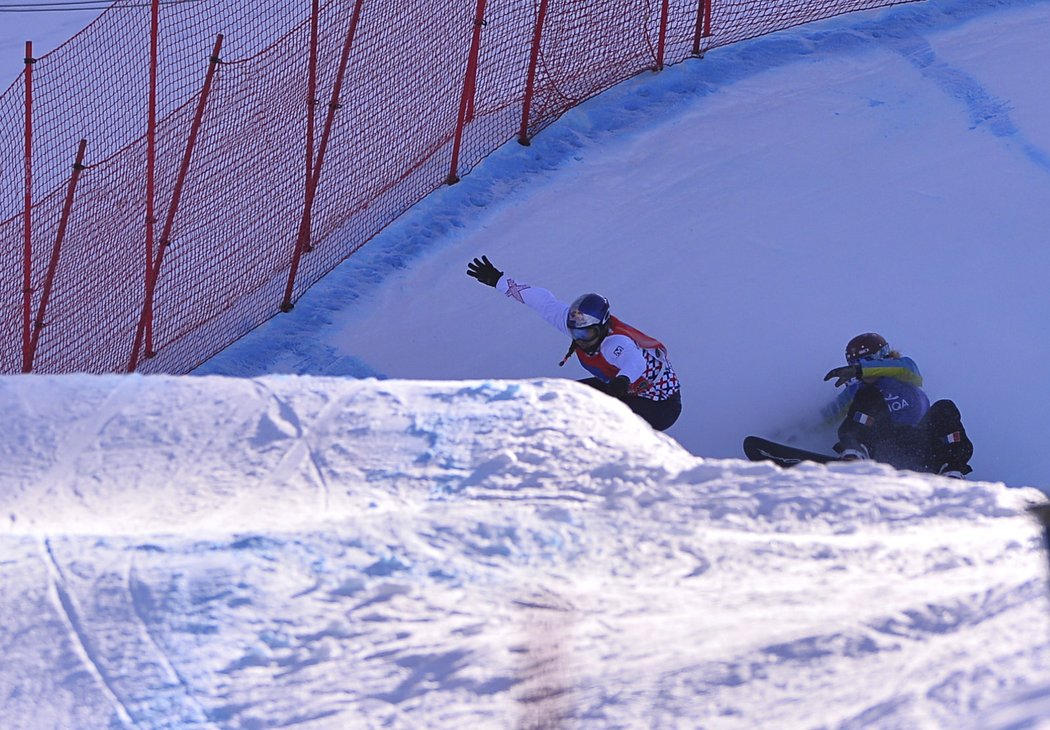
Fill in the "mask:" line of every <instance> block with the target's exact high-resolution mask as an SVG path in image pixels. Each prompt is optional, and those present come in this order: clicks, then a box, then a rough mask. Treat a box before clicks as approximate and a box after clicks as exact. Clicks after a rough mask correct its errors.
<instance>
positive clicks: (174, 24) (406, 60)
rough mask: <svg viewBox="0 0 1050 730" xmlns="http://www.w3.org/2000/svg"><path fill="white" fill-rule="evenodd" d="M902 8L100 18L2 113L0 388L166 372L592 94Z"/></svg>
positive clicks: (401, 5) (637, 4) (778, 5)
mask: <svg viewBox="0 0 1050 730" xmlns="http://www.w3.org/2000/svg"><path fill="white" fill-rule="evenodd" d="M900 1H902V0H783V1H780V2H770V1H769V0H764V1H759V0H751V1H742V0H620V1H619V2H616V3H610V2H608V1H607V0H515V1H508V2H502V1H501V0H457V1H453V0H398V2H396V3H392V2H389V1H388V0H327V1H326V2H322V1H321V0H167V1H166V2H163V3H156V4H154V5H150V4H149V3H146V4H145V5H144V4H143V3H142V1H141V0H118V1H117V2H116V3H114V5H113V6H112V7H111V8H109V9H108V10H107V11H105V12H104V13H102V14H101V15H100V16H99V17H98V18H97V19H96V21H95V22H94V23H92V24H91V25H90V26H88V27H87V28H86V29H85V30H84V31H82V32H81V33H80V34H78V35H77V36H75V37H74V38H73V39H71V40H70V41H69V42H67V43H66V44H65V45H63V46H62V47H60V48H59V49H57V50H55V51H54V52H52V53H50V54H48V55H47V56H45V57H43V58H40V59H37V60H36V62H35V63H27V66H26V71H25V72H24V73H23V74H22V76H20V77H19V79H17V80H16V81H15V83H14V84H12V86H11V87H10V88H9V89H8V90H7V91H6V92H5V93H4V94H3V95H2V96H0V125H2V129H3V132H4V133H3V135H2V136H0V159H2V160H3V163H4V164H3V165H0V182H2V183H3V184H2V185H0V244H2V245H0V343H2V347H0V372H4V373H14V372H21V371H26V370H32V371H33V372H49V373H57V372H73V371H77V372H113V371H125V370H128V369H137V370H139V371H143V372H170V373H179V372H187V371H189V370H191V369H192V368H193V367H195V366H196V365H198V364H200V363H201V362H203V361H204V360H206V359H207V358H208V357H210V356H211V355H213V354H215V353H216V352H218V351H219V350H221V349H222V348H223V347H225V346H226V345H228V344H230V343H231V342H233V341H234V340H236V339H237V338H238V337H240V336H242V335H243V334H245V333H246V332H248V331H249V330H251V329H252V328H254V327H256V326H258V325H259V324H261V323H262V322H264V321H265V320H266V319H268V318H269V317H271V316H273V315H274V314H276V313H277V312H278V310H279V308H282V307H283V308H284V309H287V308H288V307H290V306H291V305H292V304H293V303H294V301H295V300H296V299H297V298H298V297H299V296H301V294H302V292H303V291H304V290H305V289H306V288H308V287H309V286H310V285H312V284H313V283H315V282H316V281H317V280H318V279H319V278H321V277H322V276H323V275H324V274H325V273H327V272H328V271H330V270H331V269H332V268H333V267H335V266H336V265H337V264H338V263H339V262H340V261H342V260H343V259H345V258H346V257H347V256H349V255H350V254H352V253H353V252H354V251H355V250H357V249H358V248H359V247H360V246H361V245H363V244H364V243H365V242H366V241H368V240H369V239H370V238H371V237H372V236H374V235H375V234H376V233H377V232H379V231H380V230H381V229H382V228H383V227H384V226H386V225H387V224H388V223H389V222H390V221H392V220H393V219H394V218H395V217H397V216H398V215H400V214H401V213H402V212H404V211H405V210H406V209H407V208H409V207H410V206H412V205H413V204H414V203H416V202H418V201H419V200H420V199H421V198H423V197H424V196H426V195H427V194H428V193H429V192H431V191H432V190H434V189H435V188H437V187H439V186H440V185H442V184H445V183H446V182H450V181H454V180H455V179H457V178H458V176H459V175H462V174H465V172H467V171H469V170H470V169H471V168H472V167H473V166H474V165H476V164H477V163H478V162H479V161H480V160H481V159H482V158H483V157H484V156H485V155H487V154H489V153H490V152H491V151H493V150H494V149H496V148H497V147H498V146H500V145H501V144H503V143H504V142H506V141H507V140H509V139H512V138H514V137H518V138H519V140H520V141H522V142H524V143H527V142H528V140H529V139H530V138H531V137H532V136H533V135H534V134H536V133H537V132H538V131H539V130H541V129H542V128H543V127H544V126H546V125H548V124H550V123H551V122H552V121H553V120H555V119H557V118H558V116H560V115H561V114H563V113H564V112H565V111H566V110H568V109H570V108H572V107H573V106H575V105H577V104H579V103H580V102H582V101H584V100H585V99H587V98H589V97H591V96H593V95H594V94H597V93H599V92H601V91H602V90H604V89H607V88H609V87H610V86H612V85H614V84H616V83H618V82H620V81H622V80H624V79H626V78H629V77H631V76H633V75H635V74H637V73H639V72H641V71H644V70H647V69H657V68H659V67H660V66H662V65H669V64H672V63H676V62H679V61H682V60H684V59H686V58H688V57H690V56H695V55H698V54H700V53H702V52H703V51H706V50H708V49H711V48H714V47H716V46H721V45H725V44H728V43H732V42H735V41H739V40H743V39H746V38H751V37H755V36H758V35H762V34H765V33H770V32H773V31H776V30H779V29H782V28H786V27H789V26H793V25H797V24H799V23H803V22H808V21H811V20H816V19H820V18H825V17H829V16H832V15H836V14H840V13H844V12H849V11H854V10H860V9H868V8H875V7H882V6H886V5H890V4H894V3H895V2H900ZM154 49H155V50H154ZM216 51H217V53H216ZM81 140H83V141H84V143H83V144H82V142H81ZM27 148H29V149H31V154H29V155H27ZM81 149H82V150H83V158H82V162H81V164H80V165H75V163H76V161H77V155H78V150H81ZM150 191H152V196H151V195H150ZM27 193H28V194H27ZM27 201H28V204H29V207H28V210H29V216H28V217H27V215H26V210H27ZM148 219H149V221H150V222H148ZM27 220H28V221H29V223H30V224H29V225H28V226H27ZM27 231H28V232H27Z"/></svg>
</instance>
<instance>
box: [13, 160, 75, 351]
mask: <svg viewBox="0 0 1050 730" xmlns="http://www.w3.org/2000/svg"><path fill="white" fill-rule="evenodd" d="M86 149H87V140H86V139H82V140H80V145H79V146H78V147H77V159H76V162H74V163H73V174H72V175H70V177H69V185H68V187H67V188H66V202H65V205H63V206H62V217H61V218H60V219H59V221H58V232H57V233H56V234H55V245H54V247H53V248H52V249H51V261H50V262H49V263H48V265H47V275H46V276H45V277H44V288H43V291H41V293H40V306H39V307H38V309H37V313H36V321H35V322H34V323H33V337H32V341H31V342H30V343H29V355H28V357H27V358H26V365H27V367H28V368H29V369H32V367H33V358H34V357H36V348H37V345H38V344H39V343H40V330H42V329H43V328H44V324H45V322H44V316H45V315H46V314H47V304H48V302H49V301H50V300H51V290H52V288H53V286H54V283H55V272H56V271H58V260H59V255H60V254H61V251H62V241H63V240H64V239H65V237H66V227H67V226H68V224H69V214H70V211H71V210H72V208H73V196H74V194H75V193H76V190H77V181H79V180H80V173H81V172H82V171H83V170H84V152H85V150H86Z"/></svg>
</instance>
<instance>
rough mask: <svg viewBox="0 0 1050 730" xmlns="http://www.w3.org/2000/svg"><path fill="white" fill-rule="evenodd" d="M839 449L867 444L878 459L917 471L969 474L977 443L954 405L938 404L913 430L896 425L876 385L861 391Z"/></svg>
mask: <svg viewBox="0 0 1050 730" xmlns="http://www.w3.org/2000/svg"><path fill="white" fill-rule="evenodd" d="M838 435H839V443H838V444H836V445H835V450H836V451H840V452H841V451H842V450H844V449H847V448H853V447H855V445H857V444H863V445H864V446H865V447H867V449H868V455H869V456H871V458H872V459H875V460H876V461H881V462H884V463H886V464H890V465H892V466H895V467H897V468H898V469H910V470H912V471H925V472H933V473H935V474H936V473H937V472H939V471H940V470H941V467H942V466H944V465H945V464H947V465H948V467H947V468H949V469H954V470H957V471H960V472H962V473H963V474H969V473H970V472H971V471H972V469H971V468H970V466H969V464H967V462H968V461H969V460H970V457H971V456H973V444H972V443H971V442H970V439H969V437H967V435H966V429H964V428H963V425H962V417H961V416H960V415H959V409H958V408H957V407H956V405H955V403H953V402H952V401H950V400H939V401H937V402H936V403H934V404H933V405H932V406H930V410H928V411H927V412H926V415H925V416H923V419H922V420H921V421H920V422H919V423H918V424H916V425H914V426H906V425H903V424H895V423H893V421H892V419H891V418H890V410H889V408H887V407H886V401H885V400H883V398H882V393H881V392H879V389H878V388H876V387H874V386H870V385H867V386H864V387H862V388H861V389H860V390H858V391H857V395H856V396H854V398H853V403H852V404H851V405H850V409H849V413H848V414H847V415H846V420H845V421H843V422H842V425H841V426H839V432H838Z"/></svg>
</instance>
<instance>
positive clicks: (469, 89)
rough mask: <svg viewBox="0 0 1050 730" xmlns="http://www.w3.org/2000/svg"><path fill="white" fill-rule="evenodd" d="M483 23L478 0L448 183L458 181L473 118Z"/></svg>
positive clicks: (481, 6)
mask: <svg viewBox="0 0 1050 730" xmlns="http://www.w3.org/2000/svg"><path fill="white" fill-rule="evenodd" d="M483 25H485V0H478V6H477V9H476V11H475V13H474V37H473V38H472V39H471V41H470V56H469V57H468V58H467V73H466V75H465V76H464V78H463V94H462V96H460V99H459V118H458V119H457V120H456V136H455V139H454V140H453V142H452V165H451V167H450V168H449V172H448V179H447V180H446V182H447V183H448V184H449V185H455V184H456V183H457V182H459V175H457V174H456V169H457V168H458V167H459V150H460V146H461V145H462V143H463V128H464V127H466V125H467V123H468V122H470V121H471V120H472V119H473V118H474V91H475V90H476V89H477V82H478V54H479V53H480V51H481V26H483Z"/></svg>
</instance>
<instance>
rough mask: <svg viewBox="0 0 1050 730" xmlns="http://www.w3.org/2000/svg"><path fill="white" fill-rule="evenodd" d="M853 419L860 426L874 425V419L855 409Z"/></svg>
mask: <svg viewBox="0 0 1050 730" xmlns="http://www.w3.org/2000/svg"><path fill="white" fill-rule="evenodd" d="M853 420H854V421H856V422H857V423H859V424H860V425H861V426H873V425H875V419H874V418H872V417H871V416H869V415H868V414H867V413H861V412H860V411H857V412H856V413H854V414H853Z"/></svg>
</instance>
